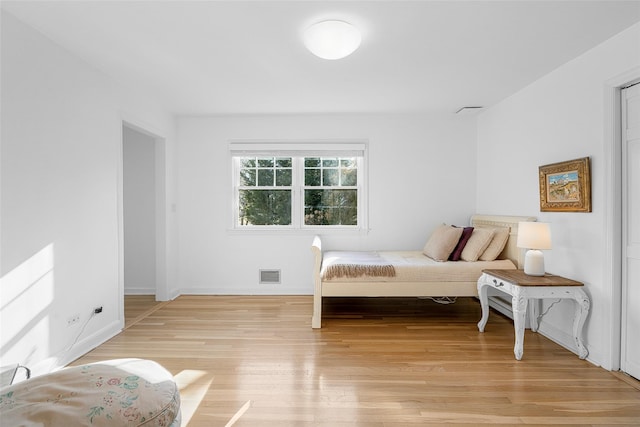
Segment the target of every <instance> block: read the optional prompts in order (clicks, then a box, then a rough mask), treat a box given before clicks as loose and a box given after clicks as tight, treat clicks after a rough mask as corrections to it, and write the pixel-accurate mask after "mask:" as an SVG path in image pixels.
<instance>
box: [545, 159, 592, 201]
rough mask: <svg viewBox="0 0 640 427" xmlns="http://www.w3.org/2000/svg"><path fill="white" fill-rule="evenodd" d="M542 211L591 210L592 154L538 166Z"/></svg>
mask: <svg viewBox="0 0 640 427" xmlns="http://www.w3.org/2000/svg"><path fill="white" fill-rule="evenodd" d="M539 177H540V211H541V212H591V173H590V167H589V157H583V158H581V159H575V160H569V161H566V162H560V163H553V164H551V165H544V166H540V167H539Z"/></svg>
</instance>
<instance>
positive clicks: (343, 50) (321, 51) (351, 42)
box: [304, 21, 362, 59]
mask: <svg viewBox="0 0 640 427" xmlns="http://www.w3.org/2000/svg"><path fill="white" fill-rule="evenodd" d="M361 41H362V37H361V36H360V31H358V29H357V28H356V27H354V26H353V25H351V24H349V23H348V22H344V21H322V22H318V23H316V24H313V25H312V26H310V27H309V28H307V29H306V31H305V32H304V45H305V46H306V47H307V49H309V50H310V51H311V53H313V54H314V55H316V56H318V57H320V58H323V59H340V58H344V57H345V56H349V55H351V54H352V53H353V52H354V51H355V50H356V49H357V48H358V46H360V42H361Z"/></svg>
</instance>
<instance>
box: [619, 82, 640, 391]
mask: <svg viewBox="0 0 640 427" xmlns="http://www.w3.org/2000/svg"><path fill="white" fill-rule="evenodd" d="M621 100H622V174H623V175H622V348H621V356H622V357H621V361H620V362H621V363H620V365H621V368H622V370H623V371H624V372H626V373H628V374H629V375H631V376H633V377H635V378H638V379H640V333H638V331H640V84H636V85H634V86H631V87H628V88H626V89H623V90H622V93H621Z"/></svg>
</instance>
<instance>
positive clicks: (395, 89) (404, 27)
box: [2, 0, 640, 115]
mask: <svg viewBox="0 0 640 427" xmlns="http://www.w3.org/2000/svg"><path fill="white" fill-rule="evenodd" d="M2 8H3V10H4V11H8V12H10V13H11V14H13V15H14V16H16V17H17V18H18V19H20V20H22V21H24V22H25V23H27V24H29V25H31V26H33V27H35V28H36V29H38V30H40V31H41V32H42V33H44V34H45V35H47V36H48V37H50V38H51V39H53V40H54V41H55V42H57V43H58V44H60V45H62V46H64V47H65V48H67V49H68V50H70V51H71V52H74V53H75V54H77V55H78V56H80V57H82V58H84V59H85V60H86V61H87V62H89V63H91V64H93V65H94V66H95V67H97V68H99V69H101V70H102V71H103V72H104V73H106V74H108V75H110V76H112V77H113V78H114V79H116V80H117V81H119V82H121V83H122V84H124V85H127V86H134V87H137V88H139V89H140V90H142V91H144V92H147V93H153V94H154V96H155V97H156V99H158V100H159V102H161V103H162V104H164V106H165V107H166V108H167V109H169V110H170V111H171V112H173V113H175V114H177V115H210V114H254V113H255V114H269V113H309V112H312V113H334V112H421V113H422V112H447V113H453V112H455V111H456V110H458V109H459V108H460V107H462V106H465V105H474V106H476V105H483V106H491V105H493V104H495V103H496V102H498V101H500V100H502V99H504V98H505V97H507V96H509V95H510V94H512V93H514V92H516V91H518V90H519V89H521V88H523V87H525V86H526V85H528V84H529V83H531V82H533V81H535V80H536V79H538V78H539V77H541V76H543V75H545V74H546V73H548V72H550V71H552V70H554V69H555V68H557V67H558V66H560V65H562V64H564V63H566V62H567V61H570V60H571V59H573V58H575V57H576V56H578V55H580V54H581V53H583V52H585V51H587V50H589V49H590V48H592V47H594V46H595V45H597V44H599V43H601V42H603V41H604V40H606V39H608V38H610V37H612V36H613V35H615V34H617V33H619V32H620V31H622V30H624V29H625V28H628V27H629V26H631V25H633V24H634V23H636V22H638V21H640V1H575V0H573V1H567V2H561V1H548V2H542V1H477V0H476V1H266V0H263V1H238V0H236V1H162V2H161V1H149V0H147V1H90V0H84V1H83V0H80V1H78V0H76V1H66V2H63V1H43V2H33V1H2ZM328 18H333V19H342V20H346V21H349V22H351V23H353V24H355V25H356V26H358V27H359V28H360V29H361V31H362V33H363V41H362V45H361V47H360V49H358V50H357V51H356V52H355V53H354V54H353V55H351V56H349V57H347V58H345V59H342V60H337V61H326V60H322V59H319V58H317V57H315V56H313V55H312V54H311V53H309V52H308V51H306V49H305V47H304V45H303V43H302V40H301V33H302V31H303V30H304V28H306V27H307V26H309V25H310V24H312V23H314V22H317V21H320V20H322V19H328ZM639 46H640V41H639Z"/></svg>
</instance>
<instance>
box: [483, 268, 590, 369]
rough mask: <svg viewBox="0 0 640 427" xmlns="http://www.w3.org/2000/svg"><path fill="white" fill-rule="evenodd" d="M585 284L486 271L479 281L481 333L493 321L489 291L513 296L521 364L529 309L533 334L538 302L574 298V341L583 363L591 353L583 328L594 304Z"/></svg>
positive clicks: (512, 302) (557, 277) (517, 357)
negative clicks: (586, 343)
mask: <svg viewBox="0 0 640 427" xmlns="http://www.w3.org/2000/svg"><path fill="white" fill-rule="evenodd" d="M583 286H584V284H583V283H581V282H576V281H575V280H571V279H567V278H565V277H562V276H555V275H553V274H548V273H547V274H545V275H544V276H529V275H527V274H524V271H522V270H484V271H483V273H482V276H480V278H479V279H478V296H479V297H480V304H481V306H482V319H480V321H479V322H478V329H479V330H480V332H484V327H485V326H486V324H487V320H489V300H488V297H487V290H488V288H489V287H491V288H494V289H498V290H499V291H502V292H505V293H507V294H509V295H511V305H512V307H513V323H514V328H515V335H516V343H515V346H514V348H513V353H514V354H515V356H516V359H517V360H520V359H522V353H523V351H524V350H523V347H524V326H525V319H526V315H527V306H529V309H530V310H529V311H530V317H529V322H530V325H531V330H532V331H533V332H536V331H537V330H538V320H539V319H538V304H537V301H536V300H538V299H543V298H555V299H558V298H570V299H573V300H574V301H575V302H576V312H575V317H574V319H573V339H574V342H575V344H576V347H577V349H578V356H579V357H580V359H584V358H585V357H587V354H588V351H587V348H586V347H585V346H584V344H583V342H582V327H583V326H584V322H585V320H586V318H587V314H588V313H589V306H590V301H589V297H588V296H587V294H586V293H585V292H584V290H583V289H582V288H583Z"/></svg>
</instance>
